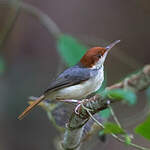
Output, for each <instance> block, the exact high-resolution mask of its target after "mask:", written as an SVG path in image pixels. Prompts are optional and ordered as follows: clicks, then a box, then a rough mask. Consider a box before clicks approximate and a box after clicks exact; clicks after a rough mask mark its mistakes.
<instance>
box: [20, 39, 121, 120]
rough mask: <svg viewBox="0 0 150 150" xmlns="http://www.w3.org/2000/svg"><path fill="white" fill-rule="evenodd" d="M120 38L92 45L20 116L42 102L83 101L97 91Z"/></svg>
mask: <svg viewBox="0 0 150 150" xmlns="http://www.w3.org/2000/svg"><path fill="white" fill-rule="evenodd" d="M119 42H120V40H116V41H114V42H112V43H111V44H109V45H108V46H106V47H92V48H90V49H89V50H87V51H86V53H85V54H84V55H83V57H82V58H81V59H80V61H79V63H77V64H76V65H74V66H72V67H69V68H68V69H66V70H64V71H63V72H62V73H60V74H59V75H58V76H57V77H56V79H55V80H54V81H52V82H51V83H50V85H49V86H48V88H47V89H46V90H45V91H44V93H43V94H42V95H41V96H40V97H38V98H37V99H36V100H35V101H34V102H33V103H32V104H30V105H29V106H28V107H27V108H26V109H25V110H24V111H23V112H22V113H21V114H20V115H19V117H18V119H19V120H21V119H23V118H24V116H26V115H27V114H28V113H29V112H30V111H31V110H32V109H33V108H34V107H35V106H37V105H38V104H39V103H40V102H42V101H44V100H46V99H50V100H52V101H58V102H59V101H63V100H64V101H65V100H66V101H70V102H74V100H75V101H81V100H82V99H83V98H85V97H87V96H88V95H90V94H92V93H94V92H96V91H97V90H98V89H99V88H100V87H101V85H102V83H103V80H104V62H105V59H106V56H107V54H108V52H109V51H110V49H112V48H113V47H114V46H115V45H116V44H118V43H119Z"/></svg>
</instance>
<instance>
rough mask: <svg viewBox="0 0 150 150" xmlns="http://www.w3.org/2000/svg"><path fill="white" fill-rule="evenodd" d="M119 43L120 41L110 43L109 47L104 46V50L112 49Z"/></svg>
mask: <svg viewBox="0 0 150 150" xmlns="http://www.w3.org/2000/svg"><path fill="white" fill-rule="evenodd" d="M119 42H120V40H116V41H114V42H112V43H111V44H110V45H108V46H106V50H107V51H109V50H110V49H112V48H113V47H114V46H115V45H116V44H118V43H119Z"/></svg>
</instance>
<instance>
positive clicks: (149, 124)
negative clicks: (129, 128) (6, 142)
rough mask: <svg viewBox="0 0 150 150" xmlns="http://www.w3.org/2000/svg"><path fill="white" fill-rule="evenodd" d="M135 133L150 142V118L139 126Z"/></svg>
mask: <svg viewBox="0 0 150 150" xmlns="http://www.w3.org/2000/svg"><path fill="white" fill-rule="evenodd" d="M134 131H135V133H137V134H140V135H141V136H143V137H145V138H146V139H148V140H150V116H148V117H147V119H146V120H145V121H144V122H143V123H141V124H140V125H138V126H137V127H136V128H135V129H134Z"/></svg>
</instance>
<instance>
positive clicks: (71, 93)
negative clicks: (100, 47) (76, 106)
mask: <svg viewBox="0 0 150 150" xmlns="http://www.w3.org/2000/svg"><path fill="white" fill-rule="evenodd" d="M103 73H104V72H103V67H101V69H100V70H99V72H98V74H97V75H96V76H95V77H94V78H91V79H89V80H88V81H85V82H82V83H81V84H78V85H74V86H70V87H67V88H63V89H60V90H58V91H55V92H53V93H52V94H50V95H49V96H48V98H50V99H53V100H54V99H81V98H84V97H86V96H87V95H89V94H91V93H93V92H95V91H97V90H98V89H99V88H100V87H101V85H102V82H103V80H104V74H103Z"/></svg>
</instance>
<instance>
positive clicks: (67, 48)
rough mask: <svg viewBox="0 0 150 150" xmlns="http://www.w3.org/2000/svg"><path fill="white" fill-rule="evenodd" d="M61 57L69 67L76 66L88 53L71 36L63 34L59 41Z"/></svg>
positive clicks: (58, 46)
mask: <svg viewBox="0 0 150 150" xmlns="http://www.w3.org/2000/svg"><path fill="white" fill-rule="evenodd" d="M57 49H58V52H59V54H60V56H61V57H62V58H63V59H64V61H65V62H66V63H67V64H68V65H69V66H72V65H75V64H76V63H77V62H78V61H79V60H80V59H81V57H82V56H83V55H84V53H85V52H86V50H87V48H86V47H85V46H84V45H82V44H80V43H79V42H78V41H77V39H75V38H73V37H72V36H70V35H65V34H62V35H60V36H59V38H58V40H57Z"/></svg>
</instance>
